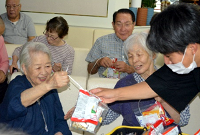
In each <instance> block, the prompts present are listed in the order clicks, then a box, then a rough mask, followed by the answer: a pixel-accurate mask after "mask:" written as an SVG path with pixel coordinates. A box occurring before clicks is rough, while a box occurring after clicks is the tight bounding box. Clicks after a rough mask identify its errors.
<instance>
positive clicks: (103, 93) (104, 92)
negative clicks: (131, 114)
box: [90, 88, 117, 103]
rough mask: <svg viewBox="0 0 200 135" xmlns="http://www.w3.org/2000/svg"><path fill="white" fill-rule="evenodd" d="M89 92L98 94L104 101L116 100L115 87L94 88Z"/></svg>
mask: <svg viewBox="0 0 200 135" xmlns="http://www.w3.org/2000/svg"><path fill="white" fill-rule="evenodd" d="M90 92H91V93H92V94H95V95H96V96H98V97H99V98H100V99H101V100H102V101H103V102H104V103H112V102H114V101H116V100H117V89H107V88H95V89H92V90H90Z"/></svg>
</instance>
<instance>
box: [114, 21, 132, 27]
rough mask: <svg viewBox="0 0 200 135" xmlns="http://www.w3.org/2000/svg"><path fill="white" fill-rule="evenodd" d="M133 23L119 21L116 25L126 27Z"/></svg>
mask: <svg viewBox="0 0 200 135" xmlns="http://www.w3.org/2000/svg"><path fill="white" fill-rule="evenodd" d="M131 25H133V23H119V22H117V23H116V26H117V27H118V28H121V27H122V26H124V27H125V28H129V27H130V26H131Z"/></svg>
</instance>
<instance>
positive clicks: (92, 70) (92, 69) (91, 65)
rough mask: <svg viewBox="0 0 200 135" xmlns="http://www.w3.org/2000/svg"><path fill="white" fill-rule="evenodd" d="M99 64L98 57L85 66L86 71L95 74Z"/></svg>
mask: <svg viewBox="0 0 200 135" xmlns="http://www.w3.org/2000/svg"><path fill="white" fill-rule="evenodd" d="M99 66H100V64H99V59H98V60H96V61H94V62H91V63H89V64H88V68H87V70H88V73H89V74H96V73H97V72H98V70H99Z"/></svg>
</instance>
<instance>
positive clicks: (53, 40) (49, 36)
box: [10, 17, 75, 74]
mask: <svg viewBox="0 0 200 135" xmlns="http://www.w3.org/2000/svg"><path fill="white" fill-rule="evenodd" d="M68 30H69V26H68V24H67V21H66V20H65V19H64V18H63V17H54V18H52V19H50V20H49V21H47V24H46V29H45V31H44V32H43V33H44V35H41V36H38V37H36V38H35V39H33V40H32V41H33V42H41V43H44V44H45V45H46V46H47V47H48V48H49V50H50V52H51V55H52V65H53V71H55V72H56V71H61V70H64V71H65V70H66V69H68V71H67V72H68V74H71V73H72V66H73V62H74V53H75V52H74V49H73V48H72V47H71V46H70V45H68V44H67V43H66V41H64V40H63V39H64V37H65V36H66V35H67V34H68ZM21 48H22V46H21V47H18V48H16V49H15V51H14V52H13V61H12V65H11V66H10V71H11V73H12V69H13V67H14V68H18V66H17V61H18V58H19V54H20V50H21Z"/></svg>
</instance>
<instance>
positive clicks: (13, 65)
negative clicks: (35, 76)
mask: <svg viewBox="0 0 200 135" xmlns="http://www.w3.org/2000/svg"><path fill="white" fill-rule="evenodd" d="M13 68H16V69H17V70H18V71H19V69H18V65H17V63H16V64H14V63H12V65H10V68H9V69H10V73H11V74H12V73H13V72H12V70H13Z"/></svg>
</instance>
